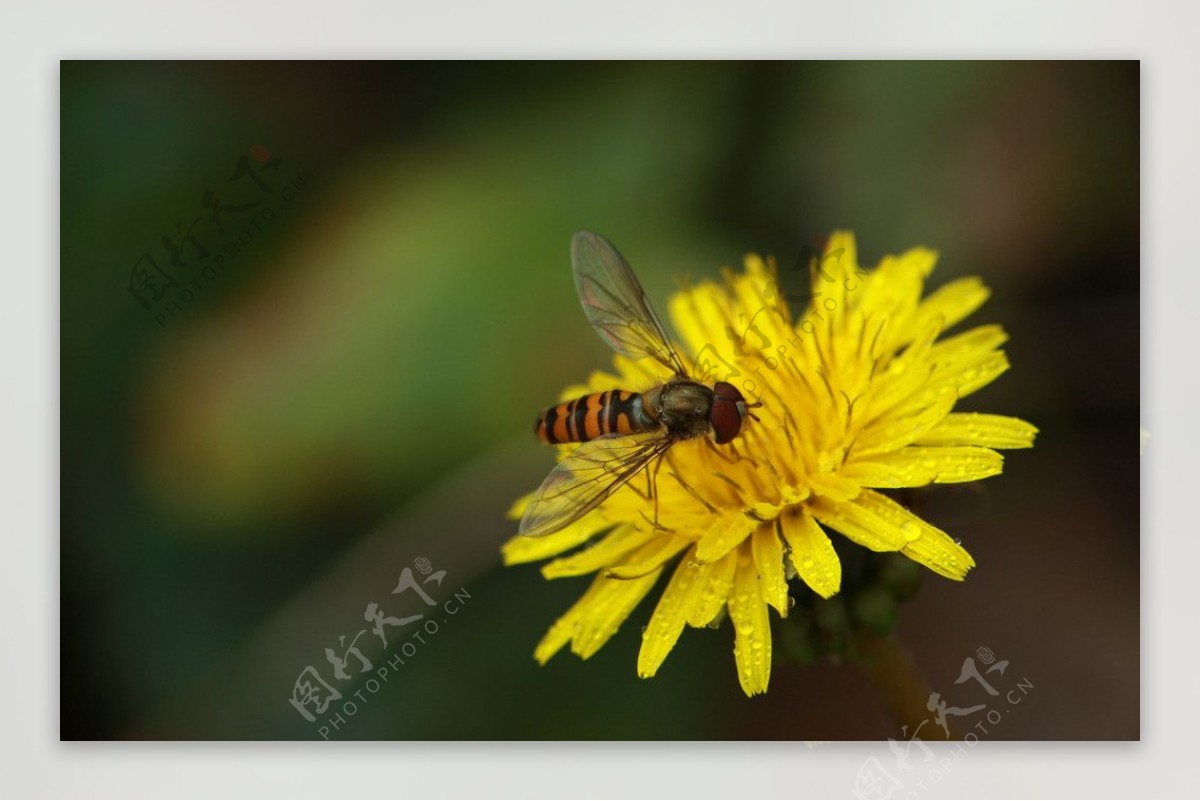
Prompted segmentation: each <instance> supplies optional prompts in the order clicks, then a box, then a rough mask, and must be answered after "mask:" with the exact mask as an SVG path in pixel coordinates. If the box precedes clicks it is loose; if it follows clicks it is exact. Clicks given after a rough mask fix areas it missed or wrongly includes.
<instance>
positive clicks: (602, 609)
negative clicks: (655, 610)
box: [533, 570, 661, 664]
mask: <svg viewBox="0 0 1200 801" xmlns="http://www.w3.org/2000/svg"><path fill="white" fill-rule="evenodd" d="M660 572H661V571H659V570H656V571H654V572H653V573H650V574H648V575H646V576H643V577H642V578H639V579H631V580H622V579H612V578H608V577H606V576H605V575H603V574H600V575H598V576H596V579H595V580H594V581H593V582H592V586H591V587H589V588H588V591H587V592H585V593H584V594H583V597H582V598H580V599H579V600H578V601H576V602H575V604H574V606H572V607H571V608H570V609H568V610H567V613H566V614H564V615H563V616H562V617H560V618H559V619H558V620H557V621H556V622H555V623H554V625H553V626H551V627H550V630H549V631H547V632H546V636H545V637H543V638H542V641H541V642H540V643H538V646H537V648H536V649H535V650H534V652H533V656H534V659H536V660H537V661H538V662H541V663H542V664H545V663H546V660H548V659H549V658H550V657H552V656H554V654H555V653H557V652H558V651H559V649H561V648H562V647H563V646H564V645H566V644H567V643H568V642H570V643H571V650H572V651H574V652H575V653H576V654H578V655H579V656H580V657H582V658H583V659H587V658H588V657H589V656H591V655H592V654H594V653H595V652H596V651H598V650H599V649H600V646H602V645H604V643H606V642H608V640H609V638H610V637H612V635H613V634H615V633H616V631H617V628H618V627H620V625H621V623H623V622H624V621H625V618H627V617H629V613H630V612H632V611H633V609H634V607H635V606H637V604H638V602H639V601H640V600H642V598H643V597H644V596H645V595H646V593H647V592H649V591H650V588H651V587H653V586H654V582H655V580H656V579H657V578H658V574H659V573H660Z"/></svg>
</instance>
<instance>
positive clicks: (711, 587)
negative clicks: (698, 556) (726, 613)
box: [687, 551, 738, 628]
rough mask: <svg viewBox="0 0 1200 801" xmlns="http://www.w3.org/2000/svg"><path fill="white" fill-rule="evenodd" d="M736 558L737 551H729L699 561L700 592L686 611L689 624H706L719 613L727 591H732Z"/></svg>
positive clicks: (694, 626)
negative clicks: (720, 555)
mask: <svg viewBox="0 0 1200 801" xmlns="http://www.w3.org/2000/svg"><path fill="white" fill-rule="evenodd" d="M737 560H738V555H737V551H730V552H729V553H727V554H725V555H724V556H722V557H721V558H720V559H718V560H717V561H715V562H707V563H705V562H701V563H700V578H699V579H698V581H699V583H700V592H699V594H698V595H697V596H696V597H695V598H694V599H693V602H692V608H691V609H690V610H688V613H687V622H688V625H689V626H692V627H693V628H700V627H701V626H707V625H708V624H710V623H712V622H713V621H714V620H716V619H717V615H719V614H721V610H722V609H724V608H725V601H726V599H727V598H729V593H730V592H732V591H733V572H734V570H736V569H737ZM697 561H699V560H697Z"/></svg>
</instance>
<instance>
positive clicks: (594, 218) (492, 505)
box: [61, 62, 1140, 740]
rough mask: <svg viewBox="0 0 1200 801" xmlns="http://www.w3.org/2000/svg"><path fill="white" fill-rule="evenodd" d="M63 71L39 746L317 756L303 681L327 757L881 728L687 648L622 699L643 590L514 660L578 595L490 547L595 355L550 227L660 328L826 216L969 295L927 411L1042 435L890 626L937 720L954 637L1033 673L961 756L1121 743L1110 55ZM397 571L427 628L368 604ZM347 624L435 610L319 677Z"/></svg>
mask: <svg viewBox="0 0 1200 801" xmlns="http://www.w3.org/2000/svg"><path fill="white" fill-rule="evenodd" d="M61 91H62V107H61V148H62V161H61V170H62V174H61V180H62V217H61V237H62V242H61V259H62V284H61V285H62V301H61V314H62V332H61V357H62V359H61V364H62V368H61V369H62V376H61V387H62V397H61V429H62V436H61V441H62V460H61V464H62V486H61V498H62V532H61V540H62V542H61V544H62V565H61V572H62V575H61V586H62V606H61V616H62V617H61V620H62V630H61V653H62V677H61V681H62V684H61V722H62V726H61V736H62V737H63V738H64V739H92V738H101V739H107V738H204V739H226V738H280V739H287V738H313V737H317V736H319V734H318V731H317V730H318V727H319V725H323V723H322V720H323V719H324V718H327V717H331V716H332V715H333V714H334V713H335V711H336V710H337V709H339V708H340V707H341V702H339V703H336V704H334V705H333V707H331V710H330V711H329V713H328V715H324V716H319V717H321V718H322V720H318V721H316V722H314V723H309V722H307V721H306V720H305V719H304V718H303V717H302V715H301V714H300V713H299V712H298V711H297V710H296V709H295V708H293V706H292V705H291V704H289V698H292V693H293V685H294V684H295V682H296V681H297V677H298V676H299V675H300V674H301V671H303V670H304V669H305V668H306V667H308V666H312V667H314V668H315V669H317V670H318V671H319V672H320V673H321V674H322V675H323V677H324V679H325V680H326V681H327V682H329V683H330V684H331V686H337V687H340V688H342V691H343V693H344V696H345V698H344V699H343V700H351V701H353V702H355V705H356V713H355V714H354V715H353V716H352V717H350V718H348V719H346V721H345V723H344V724H340V728H339V729H337V730H333V731H331V732H330V734H329V736H330V737H331V738H337V739H366V738H413V739H429V738H439V739H459V738H484V739H508V738H536V739H542V738H546V739H560V738H561V739H592V738H683V739H741V738H748V739H804V740H834V739H880V738H885V737H896V738H898V739H901V738H902V735H901V734H900V733H899V731H898V726H896V725H895V724H893V723H892V722H891V721H890V720H889V719H888V717H887V715H886V714H885V713H884V708H883V706H882V703H881V701H880V699H879V698H878V696H877V695H876V694H875V693H874V692H873V690H872V686H871V685H870V683H869V682H868V681H867V679H866V678H865V676H864V675H863V674H862V673H860V672H859V671H857V670H856V669H855V668H853V667H850V666H844V665H843V666H838V665H822V666H817V667H801V666H797V665H791V664H785V663H777V664H776V665H775V669H774V672H773V675H772V680H771V688H770V692H769V693H768V694H767V695H766V696H765V697H759V698H755V699H747V698H745V697H744V696H743V695H742V693H741V691H740V689H739V688H738V683H737V679H736V675H735V670H734V663H733V658H732V655H731V651H732V639H733V638H732V632H731V630H730V628H729V626H728V625H726V626H725V627H723V628H721V629H719V630H716V631H708V630H703V631H695V630H688V631H687V632H685V633H684V635H683V637H682V638H681V640H680V644H679V645H678V647H677V648H676V650H675V651H674V652H673V653H672V654H671V656H670V657H669V659H668V661H667V663H666V665H665V666H664V668H663V669H662V671H661V672H660V674H659V676H658V678H656V679H653V680H650V681H643V680H639V679H638V678H637V677H636V675H635V664H636V655H637V647H638V644H639V642H640V634H639V630H640V627H641V626H642V625H644V624H645V622H646V620H647V619H648V617H649V614H650V611H651V610H652V608H653V600H652V599H653V598H655V597H657V594H658V591H655V592H654V593H652V595H651V596H650V597H651V600H648V601H646V602H643V604H642V606H641V607H639V609H638V610H637V611H636V612H635V613H634V615H633V616H632V617H631V618H630V620H629V621H628V622H627V623H626V624H625V625H624V626H623V627H622V630H621V632H620V633H619V634H618V635H617V636H616V637H615V638H614V639H613V640H612V641H611V642H610V643H609V644H608V645H606V646H605V647H604V648H603V649H602V650H601V651H600V653H599V654H598V655H597V656H595V657H594V658H592V659H591V660H589V661H588V662H581V661H580V660H578V659H577V658H576V657H575V656H573V655H571V654H569V653H562V654H560V655H558V656H557V657H555V658H554V659H553V660H552V661H551V662H550V663H549V664H548V665H547V666H546V667H544V668H540V667H538V666H537V665H536V664H535V663H534V661H533V658H532V651H533V647H534V645H535V644H536V642H537V641H538V639H539V638H540V637H541V635H542V634H543V632H544V631H545V629H546V627H547V626H549V625H550V624H551V623H552V622H553V621H554V620H555V619H556V617H557V616H558V615H559V614H561V613H562V612H564V611H565V610H566V609H567V608H568V606H569V605H570V604H571V603H573V602H574V600H575V599H576V598H577V597H578V596H579V595H580V594H581V593H582V591H583V589H584V588H585V587H586V586H587V582H588V581H589V579H560V580H556V581H553V582H547V581H545V580H544V579H542V577H541V576H540V574H539V573H538V571H537V566H536V565H529V566H522V567H517V568H509V569H504V568H501V567H500V559H499V552H498V548H499V546H500V544H501V543H502V542H503V541H504V540H505V539H506V538H508V537H509V536H511V535H512V534H513V533H514V530H515V526H514V524H513V523H511V522H509V521H507V520H506V519H505V517H504V512H505V511H506V509H507V507H508V505H509V504H510V503H511V501H512V500H513V499H514V498H515V497H516V496H517V495H519V494H521V493H524V492H526V491H528V490H530V489H532V488H533V487H535V486H536V485H537V483H538V482H539V481H540V480H541V478H542V477H543V476H544V473H545V471H546V470H547V469H548V468H549V466H550V465H551V464H552V454H551V453H550V452H549V449H546V448H543V447H540V446H539V444H538V443H537V442H536V441H535V440H534V439H533V437H532V434H531V426H532V421H533V419H534V417H535V416H536V414H537V412H538V411H539V410H540V409H541V408H542V407H543V406H544V405H546V404H547V403H548V402H550V401H553V400H554V399H555V398H556V397H557V394H558V392H559V391H560V389H561V388H562V387H563V386H564V385H566V384H568V383H573V382H577V381H579V380H581V379H583V378H584V377H586V375H587V374H588V373H589V372H590V371H591V370H593V369H596V368H603V367H605V366H607V365H608V363H609V353H608V352H607V351H606V349H605V346H604V345H603V343H601V342H600V340H599V339H598V338H597V337H596V336H595V334H594V333H593V332H592V331H591V330H590V328H589V327H588V325H587V324H586V322H585V320H584V318H583V315H582V314H581V313H580V310H579V307H578V303H577V301H576V299H575V294H574V287H573V284H572V281H571V276H570V269H569V259H568V243H569V239H570V235H571V233H572V232H573V231H574V230H576V229H578V228H589V229H593V230H597V231H600V232H603V233H604V234H606V235H607V236H608V237H610V238H611V239H612V240H613V241H615V242H617V243H618V244H619V246H620V247H621V249H622V250H623V251H624V253H625V254H626V255H627V256H628V257H629V258H630V260H631V262H632V263H633V264H634V266H635V268H636V269H637V270H638V272H639V274H640V275H641V276H642V278H643V281H644V283H645V284H646V288H647V291H648V293H649V294H650V296H651V297H652V298H653V299H654V301H655V302H656V303H657V304H658V305H659V307H660V308H662V307H664V306H665V300H666V296H667V294H668V293H669V292H670V291H671V290H672V288H673V287H674V286H675V280H676V279H677V278H680V277H685V276H690V277H692V278H701V277H714V276H716V275H717V273H718V270H719V268H720V267H721V266H723V265H737V264H739V263H740V259H741V256H742V254H744V253H746V252H749V251H757V252H761V253H770V254H775V255H776V256H778V257H779V258H780V259H781V260H785V259H786V260H791V259H794V258H795V254H797V253H798V252H799V251H800V249H801V248H802V247H803V246H805V245H806V244H809V243H811V242H813V241H814V240H816V239H818V238H820V237H822V236H824V235H826V234H827V233H828V232H829V231H830V230H832V229H834V228H849V229H852V230H854V231H855V232H856V234H857V237H858V245H859V254H860V261H861V262H862V263H863V264H864V265H867V266H872V265H874V264H875V262H876V261H877V260H878V259H879V258H880V257H881V256H882V255H884V254H885V253H896V252H900V251H902V250H903V249H905V248H908V247H910V246H915V245H928V246H931V247H935V248H937V249H939V250H940V252H941V261H940V264H939V267H938V269H937V270H936V271H935V273H934V275H933V277H932V280H931V283H930V286H931V287H936V286H938V285H940V284H941V283H944V282H946V281H949V280H951V279H953V278H956V277H959V276H962V275H971V274H975V275H980V276H982V277H983V279H984V280H985V282H986V283H987V284H989V285H990V286H991V287H992V288H993V290H994V294H993V297H992V299H991V300H990V301H989V303H988V304H987V305H985V306H984V307H983V309H982V310H981V311H980V312H977V313H976V314H975V315H974V316H973V317H972V318H971V319H970V320H969V321H968V322H969V323H973V324H980V323H984V322H994V323H1001V324H1002V325H1004V327H1005V328H1006V329H1007V330H1008V332H1009V333H1010V335H1011V337H1012V340H1011V342H1010V344H1009V345H1008V348H1007V350H1008V353H1009V357H1010V359H1011V361H1012V363H1013V368H1012V370H1010V372H1009V373H1007V374H1006V375H1004V376H1003V377H1001V378H1000V379H999V380H998V381H997V382H996V383H995V384H993V385H992V386H990V387H988V388H986V389H985V390H983V391H981V392H979V393H977V394H976V395H973V396H971V397H970V398H968V399H967V400H966V401H965V402H964V404H963V406H962V408H964V409H968V410H979V411H990V412H996V413H1002V414H1012V415H1017V416H1020V417H1023V418H1025V419H1028V420H1030V421H1032V422H1034V423H1035V424H1036V425H1038V426H1039V427H1040V428H1041V434H1040V436H1039V438H1038V443H1037V447H1036V448H1035V449H1033V450H1032V451H1013V452H1009V453H1008V457H1007V461H1006V469H1005V473H1004V475H1003V476H1001V477H998V478H993V479H990V480H988V481H987V482H984V483H983V487H984V488H985V497H986V510H985V512H983V513H976V514H972V515H966V516H965V517H964V519H961V520H960V521H959V522H957V523H956V524H955V525H954V526H953V529H952V531H951V533H952V534H953V536H955V537H959V538H961V539H962V541H963V544H964V545H965V546H966V547H967V548H968V549H969V550H970V551H971V553H972V554H973V555H974V557H975V559H976V560H977V562H978V564H979V567H978V568H977V569H976V570H975V571H974V572H972V573H971V575H970V577H969V578H968V580H967V581H966V582H965V584H957V583H953V582H949V581H945V580H943V579H941V578H939V577H937V576H934V575H933V574H928V573H927V574H926V575H925V580H924V582H923V586H922V588H921V591H920V593H919V595H918V596H917V598H916V600H915V601H913V602H912V603H910V604H909V605H908V606H907V607H906V608H905V610H904V612H903V616H902V622H901V625H900V633H901V636H902V637H903V639H904V641H905V642H906V643H907V644H908V646H909V647H910V648H911V652H912V654H913V656H914V658H915V660H916V662H917V664H918V665H919V666H920V667H921V669H922V670H923V672H924V673H925V674H926V676H927V677H928V679H929V680H930V682H931V683H932V685H933V687H934V688H935V689H939V690H941V691H942V693H943V696H944V697H947V696H953V695H954V692H955V691H956V688H955V685H954V680H955V679H956V678H958V676H959V670H960V667H961V665H962V662H963V660H964V658H966V657H968V656H971V655H973V654H974V653H975V652H976V649H978V648H980V647H988V648H991V649H992V650H993V651H994V652H995V653H996V654H997V655H998V656H999V657H1000V658H1003V659H1007V660H1009V662H1010V666H1009V670H1010V671H1012V675H1014V676H1017V677H1024V678H1025V679H1027V680H1028V681H1029V682H1030V683H1032V685H1033V686H1034V688H1035V689H1034V690H1033V691H1032V692H1031V693H1030V697H1029V698H1028V699H1027V700H1026V701H1025V702H1024V703H1023V704H1022V705H1021V706H1020V707H1019V708H1016V709H1014V710H1012V711H1011V712H1010V713H1007V714H1006V715H1005V717H1004V722H1003V724H1002V725H1001V726H998V727H995V731H994V732H993V734H992V735H991V736H989V737H987V738H986V739H1131V738H1137V736H1138V732H1139V704H1138V695H1139V691H1138V670H1139V654H1138V642H1139V634H1138V573H1139V531H1138V481H1139V452H1138V432H1137V428H1138V417H1139V413H1138V409H1139V396H1138V353H1139V343H1138V288H1139V274H1140V270H1139V223H1138V214H1139V205H1138V193H1139V166H1138V164H1139V128H1138V126H1139V122H1138V117H1139V65H1138V63H1137V62H1117V63H1114V62H1103V63H1101V62H1070V63H1058V62H1055V63H1038V62H1019V63H998V62H997V63H990V62H973V63H958V62H929V63H919V62H918V63H885V62H874V63H873V62H847V63H822V62H815V63H804V62H800V63H734V62H727V63H607V64H589V63H437V64H424V63H403V62H401V63H365V62H364V63H338V62H313V63H289V62H254V63H198V62H191V63H150V62H130V63H122V62H103V63H96V62H64V63H63V64H62V83H61ZM268 213H269V215H268ZM218 222H219V224H218ZM189 233H190V235H191V238H190V239H189V238H188V234H189ZM164 237H165V238H166V241H164ZM173 251H174V259H173V258H172V252H173ZM218 262H219V264H218ZM172 282H174V283H173V284H172ZM421 559H424V560H428V563H429V565H431V566H432V569H433V570H434V571H437V570H445V571H446V573H445V578H444V580H443V581H442V584H441V585H440V586H437V585H436V584H435V583H430V584H426V585H424V587H425V589H426V590H427V591H428V592H429V594H430V596H431V598H432V599H433V600H434V602H435V603H438V604H441V603H442V602H443V601H445V600H446V599H449V598H451V597H453V596H454V595H455V593H459V594H460V601H459V602H458V607H457V609H458V611H457V612H456V614H454V615H449V614H448V613H447V612H446V611H445V608H444V607H441V606H439V607H438V608H437V609H436V610H433V609H432V608H429V607H425V606H424V604H423V602H422V600H421V599H420V598H419V597H417V596H416V595H415V594H413V593H408V594H401V595H393V594H391V593H392V589H393V588H394V587H395V586H396V583H397V579H398V577H399V576H400V575H401V571H403V570H404V568H406V567H412V568H413V570H414V575H415V576H416V577H417V578H418V579H420V578H421V577H422V575H423V574H422V572H421V570H420V568H421V567H427V568H428V565H426V564H425V563H424V562H421V563H420V564H416V566H414V564H415V562H416V560H421ZM464 590H465V594H464V593H463V592H462V591H464ZM800 591H801V590H799V589H798V587H797V586H795V585H794V586H793V592H800ZM467 595H469V598H468V597H466V596H467ZM368 603H376V604H378V605H379V608H380V609H382V610H383V611H384V612H385V613H386V614H387V615H392V616H397V617H400V616H405V615H413V614H416V613H418V612H421V611H422V610H425V609H428V610H430V614H428V615H427V616H426V620H425V621H424V622H428V621H435V623H436V624H437V626H438V630H437V632H436V634H429V633H425V634H424V635H423V637H424V642H423V643H422V642H416V641H413V644H412V646H411V647H412V649H413V655H412V656H411V657H406V658H405V661H404V663H403V664H402V665H399V664H396V666H395V667H394V668H393V670H392V671H391V672H392V676H391V677H390V679H389V681H388V682H387V683H386V684H383V685H382V686H381V687H378V688H377V689H376V691H370V690H369V688H366V687H365V685H364V684H363V683H362V679H357V680H356V679H353V678H352V679H350V680H348V681H345V682H337V681H336V680H335V679H334V678H333V675H332V673H333V668H332V666H331V664H330V663H329V662H328V661H327V660H326V658H325V649H326V648H333V649H335V651H336V653H337V654H343V653H344V652H345V650H346V647H347V646H348V645H349V644H350V642H351V640H353V638H354V637H355V635H356V634H357V633H358V632H359V631H360V630H362V629H364V628H365V629H370V626H371V624H370V622H368V621H366V620H365V618H364V607H366V605H367V604H368ZM418 625H419V624H418ZM415 628H416V626H410V627H409V628H407V629H404V630H403V631H404V632H405V633H403V634H402V633H401V629H399V628H392V629H389V630H387V633H388V635H389V637H390V640H389V651H388V652H387V654H386V655H385V653H384V651H383V649H382V646H381V644H380V642H379V640H378V639H377V638H375V635H374V634H373V633H372V632H371V631H370V630H368V631H367V632H366V633H365V635H363V637H362V638H361V639H359V640H358V643H357V644H358V646H360V647H361V652H362V653H363V655H364V657H365V658H366V659H368V660H369V661H372V663H373V664H374V665H375V666H378V665H379V664H384V663H386V662H387V661H388V660H389V659H392V658H394V656H395V655H398V654H399V653H400V651H399V650H398V648H399V643H401V642H403V641H405V640H407V638H408V637H409V634H408V633H407V632H410V631H412V630H415ZM342 635H345V642H344V643H343V644H339V642H338V638H339V637H340V636H342ZM359 666H360V662H359V660H357V659H356V658H355V657H354V656H353V655H352V654H351V655H349V656H348V666H347V668H346V670H347V671H348V673H349V674H355V673H356V672H358V669H359ZM959 689H961V688H959ZM356 690H357V691H358V692H359V693H361V696H360V697H359V698H355V697H354V696H353V693H354V691H356ZM364 699H365V700H364Z"/></svg>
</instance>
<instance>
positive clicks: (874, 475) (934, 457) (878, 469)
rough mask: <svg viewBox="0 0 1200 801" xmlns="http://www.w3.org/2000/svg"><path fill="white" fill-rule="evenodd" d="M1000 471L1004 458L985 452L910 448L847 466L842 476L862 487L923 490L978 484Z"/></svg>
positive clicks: (955, 448)
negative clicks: (852, 479)
mask: <svg viewBox="0 0 1200 801" xmlns="http://www.w3.org/2000/svg"><path fill="white" fill-rule="evenodd" d="M1003 470H1004V457H1003V456H1001V455H1000V454H999V453H997V452H996V451H993V450H990V449H988V448H976V447H974V446H969V445H964V446H959V447H951V448H938V447H929V448H926V447H921V446H912V447H908V448H901V449H899V450H896V451H892V452H891V453H881V454H876V455H875V456H871V457H868V458H867V459H864V460H863V461H861V462H858V461H856V462H855V463H854V464H853V465H847V466H846V467H845V468H844V469H843V472H844V473H845V474H846V475H848V476H850V477H852V478H854V480H856V481H858V482H859V483H860V484H862V485H863V486H864V487H883V488H894V487H923V486H925V485H926V484H931V483H938V484H954V483H960V482H963V481H978V480H979V479H982V478H987V477H988V476H994V475H998V474H999V473H1001V472H1002V471H1003Z"/></svg>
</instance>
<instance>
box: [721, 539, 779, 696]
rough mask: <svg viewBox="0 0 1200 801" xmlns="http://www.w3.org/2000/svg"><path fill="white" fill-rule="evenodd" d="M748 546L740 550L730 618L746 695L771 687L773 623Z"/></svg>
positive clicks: (739, 673)
mask: <svg viewBox="0 0 1200 801" xmlns="http://www.w3.org/2000/svg"><path fill="white" fill-rule="evenodd" d="M746 550H747V549H745V548H743V549H741V552H740V553H739V554H738V565H737V570H736V571H735V572H734V576H733V592H731V593H730V594H729V619H730V620H732V621H733V628H734V632H735V636H734V642H733V658H734V661H736V662H737V671H738V681H739V682H740V683H741V685H742V690H743V692H745V693H746V695H757V694H759V693H764V692H766V691H767V682H768V681H770V679H771V623H770V620H769V619H768V617H767V605H766V603H765V602H764V601H763V598H762V593H761V592H760V591H759V581H758V571H757V569H756V568H755V567H754V560H753V559H751V558H750V555H749V554H748V553H745V551H746Z"/></svg>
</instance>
